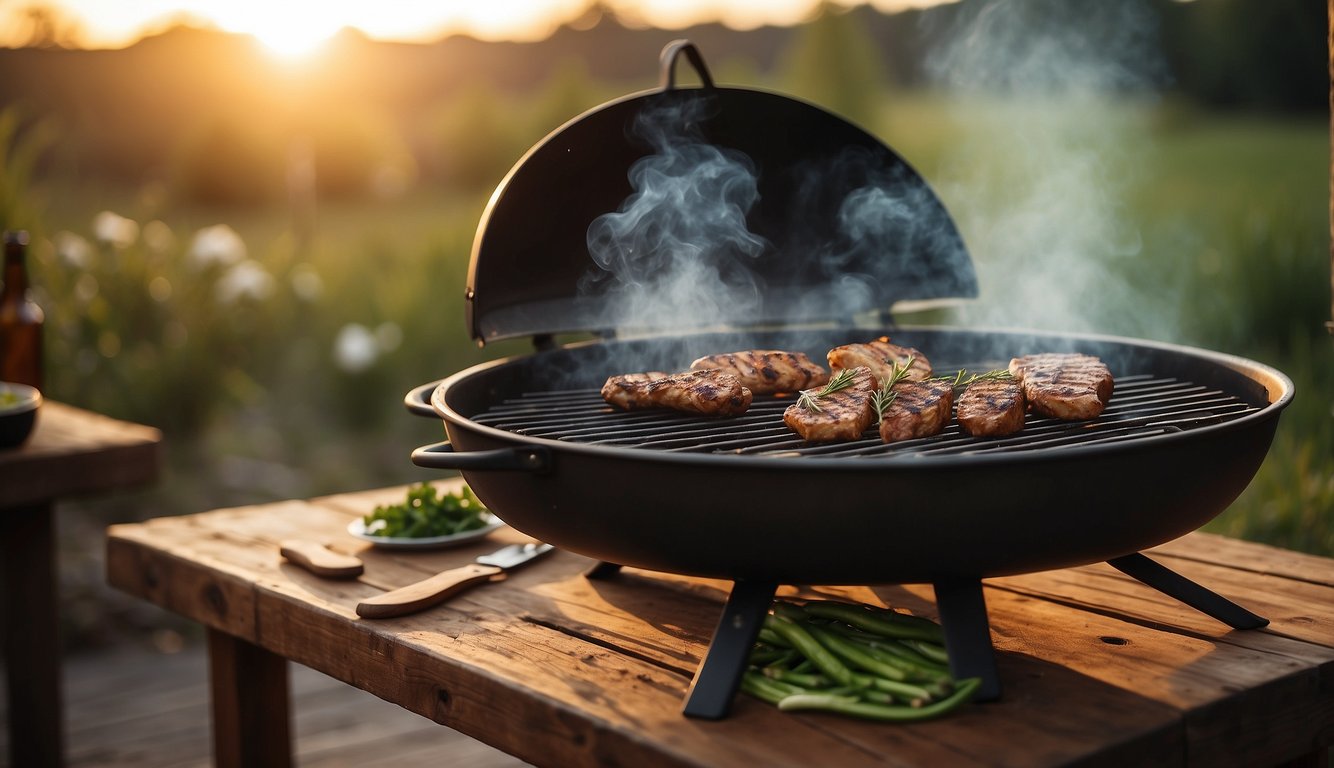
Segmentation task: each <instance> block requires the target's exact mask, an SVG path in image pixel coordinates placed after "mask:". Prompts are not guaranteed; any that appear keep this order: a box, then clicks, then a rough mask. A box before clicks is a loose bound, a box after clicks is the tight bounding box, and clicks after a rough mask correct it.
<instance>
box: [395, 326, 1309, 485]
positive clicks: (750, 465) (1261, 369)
mask: <svg viewBox="0 0 1334 768" xmlns="http://www.w3.org/2000/svg"><path fill="white" fill-rule="evenodd" d="M778 330H779V331H780V332H795V331H802V330H809V329H803V328H800V327H789V328H783V329H778ZM847 330H848V333H849V334H853V333H874V334H881V333H885V332H886V329H883V328H882V329H857V328H850V329H847ZM889 332H890V333H891V334H895V333H911V332H930V333H940V332H945V333H957V334H962V335H966V336H969V337H973V338H979V337H981V336H983V335H993V336H995V335H1001V336H1003V335H1014V336H1020V337H1025V338H1034V339H1039V340H1040V339H1050V340H1051V341H1052V342H1053V343H1058V342H1059V343H1060V344H1062V345H1068V344H1070V343H1072V342H1073V343H1089V344H1112V345H1120V346H1126V347H1129V348H1132V349H1138V350H1152V351H1155V352H1157V353H1161V354H1167V355H1171V356H1173V357H1176V358H1178V359H1182V360H1192V361H1199V360H1202V361H1204V362H1207V363H1211V364H1213V365H1215V366H1219V367H1223V368H1227V369H1230V370H1232V371H1234V372H1237V373H1239V374H1240V375H1242V376H1244V377H1246V378H1248V379H1250V380H1252V381H1254V382H1255V383H1256V384H1258V385H1260V386H1262V387H1264V389H1265V391H1266V393H1267V395H1268V398H1269V402H1268V404H1266V405H1264V406H1262V407H1259V408H1258V409H1257V410H1255V411H1253V412H1251V413H1248V414H1244V415H1242V416H1239V417H1237V418H1233V419H1229V420H1227V421H1225V422H1223V423H1220V424H1210V425H1204V426H1200V427H1195V428H1192V429H1189V430H1184V431H1182V432H1174V433H1168V434H1159V435H1145V436H1139V437H1134V438H1131V439H1127V440H1124V441H1119V442H1112V443H1098V444H1087V445H1074V446H1065V447H1059V448H1051V449H1035V450H1029V451H1019V452H998V453H980V454H952V455H945V456H924V455H921V454H918V453H909V454H897V455H889V456H850V457H843V458H820V457H804V456H801V457H793V456H773V455H737V454H729V453H694V452H671V451H660V450H654V449H644V448H637V447H626V446H605V445H592V444H587V443H578V442H571V441H564V440H555V439H551V438H546V437H534V436H531V435H524V434H520V433H518V432H511V431H509V430H505V429H499V428H496V427H491V426H488V425H485V424H481V423H478V422H476V421H474V420H473V419H472V418H471V417H469V416H465V415H464V414H462V413H460V412H459V411H458V410H457V409H455V408H454V407H453V406H452V405H450V404H449V402H448V397H449V391H450V389H451V388H456V387H459V386H461V385H463V384H464V383H465V382H470V381H472V380H473V379H475V378H476V377H478V376H483V375H485V374H487V373H489V372H492V371H494V370H496V369H499V368H503V367H507V366H524V365H532V364H533V361H534V360H535V359H536V357H537V356H538V355H540V354H542V353H540V352H539V353H530V354H519V355H512V356H509V357H505V358H501V359H498V360H492V361H488V362H484V363H480V364H477V365H474V366H471V367H469V368H466V369H464V370H461V371H458V372H456V373H454V374H452V375H450V376H448V377H446V378H444V379H442V380H441V381H440V382H439V383H438V384H436V385H435V387H434V389H432V390H430V406H431V410H433V411H434V413H435V415H436V416H438V417H439V418H441V419H442V420H443V421H444V422H445V426H446V431H447V432H448V431H449V429H450V427H454V428H460V429H466V430H470V431H473V432H476V433H478V435H479V436H481V437H484V438H486V439H487V440H488V441H500V442H503V443H508V444H511V445H513V446H515V447H516V448H517V447H518V446H523V447H526V448H543V449H546V450H549V451H555V452H569V453H575V454H580V455H587V456H589V457H591V458H602V459H610V458H614V459H617V460H622V461H623V460H627V459H638V460H643V461H645V462H650V463H655V464H656V463H661V464H665V465H668V466H671V465H685V466H692V465H713V464H717V463H725V464H726V465H727V466H734V467H737V468H738V469H766V468H768V469H776V468H781V469H782V470H784V471H799V472H818V473H821V474H825V473H830V472H884V471H886V470H888V469H894V468H903V469H907V468H911V469H912V470H914V471H918V470H936V469H939V470H948V469H956V468H966V467H970V466H979V467H981V466H988V467H994V466H1003V465H1005V464H1019V465H1030V464H1040V463H1042V462H1044V461H1048V460H1052V459H1056V458H1060V459H1066V458H1070V459H1072V460H1082V459H1093V458H1096V457H1098V456H1105V455H1119V454H1123V453H1126V452H1133V451H1136V450H1139V449H1141V448H1142V446H1143V445H1144V444H1145V443H1146V442H1151V443H1152V444H1153V445H1154V446H1164V445H1166V446H1170V445H1171V444H1173V443H1178V442H1191V441H1194V440H1198V439H1202V438H1206V436H1209V435H1224V434H1227V433H1228V432H1232V431H1241V430H1248V429H1251V428H1253V427H1254V426H1255V423H1256V422H1261V421H1266V420H1269V419H1271V418H1274V417H1276V415H1277V412H1279V411H1281V410H1282V409H1284V408H1286V407H1287V405H1288V404H1289V403H1290V402H1291V401H1292V398H1293V396H1294V394H1295V388H1294V385H1293V382H1292V380H1291V379H1290V378H1289V377H1288V376H1287V375H1286V374H1284V373H1283V372H1281V371H1279V370H1278V369H1276V368H1273V367H1272V366H1269V365H1266V364H1264V363H1260V362H1258V361H1255V360H1250V359H1248V358H1244V357H1240V356H1237V355H1232V354H1229V353H1225V352H1217V351H1214V350H1209V349H1203V348H1199V347H1191V346H1186V345H1181V344H1172V343H1168V342H1161V341H1151V340H1145V339H1137V338H1132V337H1125V336H1116V335H1106V334H1071V333H1057V332H1050V331H1035V330H1031V329H1021V328H958V327H947V326H901V327H897V328H894V329H890V330H889ZM699 335H704V334H699ZM677 338H680V337H675V336H673V337H666V336H664V337H646V338H636V339H633V341H649V342H653V341H662V342H667V341H671V340H673V339H677ZM615 341H619V340H612V342H611V343H615ZM608 343H609V342H608V341H605V340H598V339H595V340H590V341H585V342H579V343H576V344H572V345H569V346H567V347H564V348H562V349H565V350H578V349H581V348H586V347H596V346H600V345H606V344H608ZM418 389H420V388H418ZM414 391H416V390H414ZM451 437H452V435H451Z"/></svg>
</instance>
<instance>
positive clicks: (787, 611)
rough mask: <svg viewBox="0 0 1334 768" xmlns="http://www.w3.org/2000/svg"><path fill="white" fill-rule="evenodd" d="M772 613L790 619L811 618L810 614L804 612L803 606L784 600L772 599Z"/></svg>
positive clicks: (803, 620) (806, 619) (803, 619)
mask: <svg viewBox="0 0 1334 768" xmlns="http://www.w3.org/2000/svg"><path fill="white" fill-rule="evenodd" d="M774 614H775V615H778V616H782V617H783V618H785V619H788V620H790V621H798V622H807V621H810V620H811V617H810V615H809V614H807V613H806V610H805V609H804V608H802V607H801V606H800V605H797V604H796V603H789V602H787V601H785V600H775V601H774Z"/></svg>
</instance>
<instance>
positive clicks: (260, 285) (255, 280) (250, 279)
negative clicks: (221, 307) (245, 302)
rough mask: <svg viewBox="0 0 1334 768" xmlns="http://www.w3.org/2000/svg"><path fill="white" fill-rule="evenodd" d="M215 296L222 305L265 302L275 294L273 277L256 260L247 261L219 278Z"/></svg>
mask: <svg viewBox="0 0 1334 768" xmlns="http://www.w3.org/2000/svg"><path fill="white" fill-rule="evenodd" d="M213 289H214V295H215V296H216V297H217V299H218V301H219V302H220V303H222V304H235V303H236V302H237V301H240V300H241V299H250V300H252V301H263V300H264V299H267V298H268V297H269V296H270V295H272V293H273V276H272V275H270V274H269V272H268V270H266V269H264V266H263V265H262V264H260V263H259V262H258V261H255V260H254V259H246V260H245V261H242V262H241V263H239V264H237V265H236V266H234V267H232V268H231V269H229V270H227V272H226V273H224V274H223V276H222V277H220V278H218V284H217V285H215V286H214V288H213Z"/></svg>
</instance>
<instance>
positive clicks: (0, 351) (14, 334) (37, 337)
mask: <svg viewBox="0 0 1334 768" xmlns="http://www.w3.org/2000/svg"><path fill="white" fill-rule="evenodd" d="M27 252H28V233H27V232H24V231H18V232H5V271H4V275H3V278H4V283H3V287H2V288H0V381H10V382H16V383H18V384H27V385H29V386H32V387H36V388H38V389H41V388H42V321H43V320H44V319H45V317H44V316H43V314H42V308H41V307H39V306H37V303H36V302H35V301H33V300H32V299H30V298H29V297H28V265H27Z"/></svg>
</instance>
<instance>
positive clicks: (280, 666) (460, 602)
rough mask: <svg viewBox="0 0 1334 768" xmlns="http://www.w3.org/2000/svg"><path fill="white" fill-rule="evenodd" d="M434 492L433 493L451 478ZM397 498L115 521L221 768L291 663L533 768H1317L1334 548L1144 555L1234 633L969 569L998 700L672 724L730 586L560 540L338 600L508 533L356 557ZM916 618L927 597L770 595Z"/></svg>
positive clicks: (1331, 678) (1207, 541)
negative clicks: (539, 549)
mask: <svg viewBox="0 0 1334 768" xmlns="http://www.w3.org/2000/svg"><path fill="white" fill-rule="evenodd" d="M445 485H448V483H445ZM403 493H404V489H403V488H387V489H381V490H376V491H367V492H363V493H354V494H346V495H339V496H331V497H327V498H319V499H314V500H310V501H291V502H284V503H278V504H269V505H263V506H255V507H246V508H238V509H224V510H217V511H213V512H207V513H203V514H197V515H190V516H184V517H174V518H163V519H157V520H151V521H148V522H146V523H142V524H135V525H119V526H114V527H112V528H111V529H110V530H109V532H108V533H109V535H108V539H107V548H108V549H107V568H108V576H109V579H110V582H111V583H112V584H113V585H114V586H116V587H118V588H120V589H122V590H125V591H127V592H129V593H131V594H134V595H138V596H140V597H142V598H144V599H146V600H149V601H151V602H153V603H156V604H158V605H160V606H162V607H164V608H167V609H169V610H171V611H174V612H176V613H179V614H181V615H184V616H186V617H189V618H191V619H194V620H196V621H198V622H201V623H202V624H204V625H206V626H207V628H208V631H209V640H210V646H209V647H210V654H211V678H212V685H213V699H214V701H213V708H214V709H213V712H214V718H215V722H214V735H215V745H214V746H215V750H216V757H217V761H218V764H219V765H223V766H228V765H261V764H263V765H274V764H283V763H285V762H286V761H288V760H289V759H290V757H289V756H290V748H291V744H290V735H289V720H290V713H289V711H288V695H287V688H286V679H287V677H286V671H287V670H286V664H287V661H288V660H291V661H295V662H298V663H300V664H304V665H307V666H309V667H312V668H314V669H316V670H319V671H321V672H324V673H326V674H328V675H330V676H333V677H335V678H338V679H340V680H343V681H345V682H347V683H349V684H351V685H355V686H357V687H359V688H362V689H364V690H367V691H370V692H371V693H374V694H375V695H377V696H379V697H381V698H383V699H386V700H388V701H392V702H395V703H397V704H399V705H401V706H403V707H405V708H407V709H409V710H411V711H413V712H416V713H418V714H421V715H423V716H425V717H428V718H430V719H432V720H434V721H436V722H438V723H441V724H443V725H447V726H450V727H451V728H456V729H458V730H460V731H462V732H464V733H467V734H470V735H472V736H474V737H476V738H478V739H480V740H482V741H485V742H488V743H490V744H492V745H494V746H497V747H499V748H501V749H503V750H505V751H508V752H510V753H512V754H514V755H517V756H518V757H520V758H522V759H524V760H527V761H529V762H532V763H535V764H538V765H556V766H580V765H584V766H594V765H609V764H614V765H627V764H634V765H655V766H657V765H689V766H729V765H736V766H747V767H748V768H749V767H750V766H756V765H764V766H777V765H798V766H811V765H840V766H850V765H864V764H876V765H882V764H888V765H896V766H939V765H951V764H983V765H1024V766H1051V765H1200V766H1204V765H1208V766H1229V765H1235V766H1259V765H1274V764H1280V763H1284V762H1290V761H1296V762H1298V763H1299V764H1305V765H1313V766H1314V765H1323V760H1325V759H1326V758H1325V755H1326V750H1327V748H1328V746H1329V745H1330V743H1331V742H1332V741H1334V560H1327V559H1322V558H1318V557H1312V556H1307V555H1301V554H1295V553H1292V552H1286V551H1283V550H1278V549H1274V548H1271V547H1265V546H1261V545H1257V544H1250V543H1244V542H1239V541H1234V540H1230V539H1226V538H1221V537H1218V536H1213V535H1207V534H1202V533H1195V534H1191V535H1188V536H1186V537H1184V538H1181V539H1179V540H1177V541H1175V542H1172V543H1171V544H1169V545H1166V546H1164V547H1161V548H1159V549H1157V550H1154V551H1153V552H1152V553H1150V554H1151V555H1152V556H1153V557H1154V558H1155V559H1157V560H1159V561H1161V562H1163V563H1166V564H1169V565H1170V566H1171V567H1172V568H1173V569H1174V570H1177V571H1179V572H1180V573H1182V574H1183V575H1185V576H1187V577H1189V578H1192V579H1195V580H1197V581H1199V582H1200V583H1202V584H1205V585H1207V586H1209V587H1211V588H1213V589H1215V590H1217V591H1218V592H1220V593H1221V594H1223V595H1226V596H1228V597H1230V598H1232V599H1234V600H1236V601H1237V602H1239V603H1241V604H1242V605H1244V606H1246V607H1248V608H1250V609H1252V610H1254V611H1256V612H1258V613H1260V614H1262V615H1264V616H1266V617H1268V618H1269V619H1271V620H1272V623H1271V624H1270V626H1269V627H1268V628H1265V629H1260V630H1230V629H1228V628H1227V627H1226V626H1225V625H1223V624H1221V623H1219V622H1217V621H1216V620H1214V619H1211V618H1208V617H1207V616H1205V615H1203V614H1200V613H1197V612H1196V611H1194V610H1192V609H1190V608H1187V607H1185V606H1183V605H1181V604H1180V603H1177V602H1176V601H1174V600H1172V599H1171V598H1168V597H1166V596H1164V595H1162V594H1160V593H1158V592H1155V591H1153V590H1151V589H1149V588H1147V587H1145V586H1144V585H1142V584H1140V583H1138V582H1136V581H1134V580H1132V579H1130V578H1129V577H1127V576H1125V575H1123V574H1122V573H1120V572H1118V571H1116V570H1114V569H1113V568H1111V567H1110V566H1107V565H1101V564H1100V565H1095V566H1087V567H1082V568H1074V569H1067V570H1061V571H1053V572H1047V573H1040V574H1031V575H1025V576H1018V577H1009V578H998V579H988V580H987V581H986V582H985V593H986V600H987V603H988V607H989V613H990V618H991V628H992V637H993V639H994V643H995V647H996V648H997V650H998V663H999V671H1000V678H1001V682H1002V685H1003V686H1004V696H1003V698H1002V700H1001V701H999V702H996V703H988V704H975V705H971V706H967V707H965V708H964V709H962V710H961V711H959V712H957V713H955V714H953V715H951V716H949V717H946V718H944V719H940V720H936V721H931V722H926V723H920V724H914V725H907V726H903V725H891V724H884V723H870V722H863V721H856V720H851V719H845V718H840V717H835V716H830V715H824V714H795V713H783V712H779V711H778V710H776V709H775V708H773V707H771V706H769V705H768V704H764V703H761V702H759V701H758V700H755V699H752V698H749V697H748V696H746V695H744V694H742V695H739V696H738V698H737V700H736V703H735V705H734V707H733V709H732V713H731V716H730V717H728V718H727V719H724V720H718V721H707V720H697V719H691V718H686V717H683V716H682V715H681V704H682V698H683V696H684V695H685V692H686V690H687V688H688V686H689V684H690V681H691V677H692V675H693V674H694V671H695V669H696V667H697V665H698V664H699V662H700V660H701V658H702V656H703V654H704V652H705V649H706V646H707V644H708V642H709V639H710V637H711V635H712V634H713V630H714V625H715V623H716V622H717V620H718V616H719V612H720V609H721V605H722V602H723V601H724V599H725V597H726V594H727V592H728V590H729V588H730V584H728V583H726V582H716V581H708V580H701V579H693V578H686V577H681V576H674V575H669V574H658V573H650V572H644V571H636V570H632V569H627V570H625V571H623V572H622V573H621V574H619V575H617V576H615V577H614V578H610V579H605V580H596V581H593V580H589V579H587V578H585V576H584V574H585V572H586V571H587V570H588V569H589V567H590V565H592V562H591V561H589V560H588V559H586V558H583V557H580V556H577V555H573V554H570V553H566V552H556V553H554V554H552V555H548V556H547V557H545V558H543V559H541V560H539V561H537V562H535V563H532V564H531V565H529V566H527V567H525V568H524V569H522V570H519V571H517V572H515V573H514V574H513V575H511V576H510V577H509V578H508V579H506V580H504V581H501V582H497V583H492V584H486V585H483V586H481V587H478V588H476V589H474V590H472V591H470V592H467V593H464V594H462V595H458V596H456V597H454V598H452V599H451V600H450V601H449V602H448V603H446V604H444V605H441V606H437V607H435V608H432V609H430V610H427V611H425V612H423V613H419V614H416V615H412V616H408V617H403V618H398V619H386V620H375V621H372V620H365V619H360V618H358V617H357V615H356V613H355V611H354V608H355V606H356V604H357V602H358V601H360V600H362V599H364V598H367V597H370V596H374V595H377V594H380V593H382V592H384V591H386V590H389V589H393V588H396V587H400V586H403V585H405V584H408V583H411V582H414V581H417V580H419V579H422V578H425V577H427V576H429V575H431V574H434V573H436V572H438V571H441V570H444V569H447V568H452V567H456V566H459V565H462V564H464V563H467V562H468V561H470V560H471V559H472V558H473V557H476V556H477V555H479V554H482V553H485V552H489V551H491V550H492V549H495V548H497V547H498V546H499V545H500V544H502V543H506V542H513V541H522V540H524V537H523V536H521V535H520V534H518V533H516V532H514V531H512V530H510V529H507V528H506V529H501V530H500V531H497V532H496V533H493V534H492V535H491V536H490V537H488V538H487V539H486V540H483V541H482V542H480V543H476V544H470V545H468V546H465V547H462V548H458V549H446V550H437V551H431V552H420V551H388V550H380V549H372V548H368V547H367V545H365V544H364V543H362V542H361V541H359V540H357V539H355V538H353V537H352V536H350V535H348V534H347V533H346V531H345V529H346V526H347V524H348V522H350V521H351V520H352V519H353V518H354V517H355V516H358V515H360V514H363V513H365V512H367V511H368V510H370V509H371V508H372V507H373V506H374V505H375V504H376V503H384V502H390V501H395V500H398V499H400V498H402V496H403ZM293 536H304V537H314V538H316V539H319V540H322V541H324V542H326V543H327V544H328V545H329V546H330V547H331V548H332V549H335V550H337V551H340V552H344V553H352V554H357V555H359V556H360V557H361V558H362V559H363V560H364V562H365V572H364V573H363V574H362V575H361V576H360V577H357V578H356V579H353V580H341V581H340V580H333V579H326V578H320V577H317V576H314V575H312V574H311V573H309V572H306V571H304V570H301V569H299V568H297V567H295V566H293V565H291V564H290V563H287V562H285V561H284V560H283V559H282V558H281V557H280V556H279V553H278V542H279V541H280V540H282V539H285V538H290V537H293ZM780 594H787V595H807V596H813V595H820V596H824V597H836V598H843V599H850V600H855V601H862V602H867V603H874V604H881V605H891V606H894V607H897V608H900V609H906V610H908V611H911V612H913V613H916V614H920V615H925V616H929V617H932V618H935V614H934V603H933V601H932V592H931V588H930V587H929V586H925V585H924V586H913V585H908V586H892V587H874V588H867V587H854V588H827V587H801V588H797V587H784V588H782V590H781V591H780Z"/></svg>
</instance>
